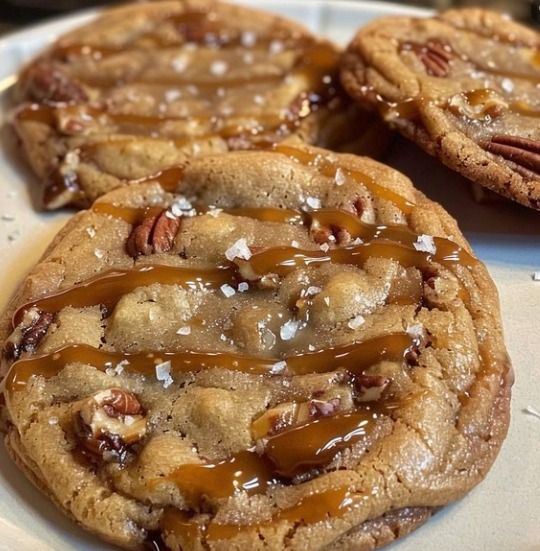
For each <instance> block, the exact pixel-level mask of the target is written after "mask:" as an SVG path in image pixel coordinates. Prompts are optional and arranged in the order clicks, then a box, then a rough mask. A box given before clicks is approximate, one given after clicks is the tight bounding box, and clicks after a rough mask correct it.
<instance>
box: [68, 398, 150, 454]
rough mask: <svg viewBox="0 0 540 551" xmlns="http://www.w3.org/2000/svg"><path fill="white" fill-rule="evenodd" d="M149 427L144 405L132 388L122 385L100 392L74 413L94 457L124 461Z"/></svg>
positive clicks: (82, 438)
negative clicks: (123, 387) (131, 390)
mask: <svg viewBox="0 0 540 551" xmlns="http://www.w3.org/2000/svg"><path fill="white" fill-rule="evenodd" d="M146 430H147V427H146V417H145V412H144V410H143V407H142V406H141V404H140V402H139V400H138V399H137V397H136V396H135V395H134V394H133V393H132V392H129V391H127V390H124V389H122V388H110V389H108V390H103V391H99V392H97V393H96V394H94V395H93V396H91V397H90V398H88V399H87V400H86V401H85V402H84V403H83V405H82V406H81V409H80V411H79V412H78V414H76V417H75V433H76V435H77V437H78V439H79V442H80V443H81V444H82V446H83V447H84V449H85V451H86V452H88V453H89V454H90V456H91V457H92V458H93V459H103V460H104V461H114V462H119V463H124V462H125V461H126V458H127V456H128V453H129V451H130V450H131V447H132V446H133V444H135V443H136V442H138V441H139V440H141V439H142V438H143V437H144V436H145V434H146Z"/></svg>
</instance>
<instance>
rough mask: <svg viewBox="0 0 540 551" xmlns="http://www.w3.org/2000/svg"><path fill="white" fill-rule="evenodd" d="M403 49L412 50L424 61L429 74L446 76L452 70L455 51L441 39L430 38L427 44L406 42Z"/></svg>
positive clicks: (440, 76)
mask: <svg viewBox="0 0 540 551" xmlns="http://www.w3.org/2000/svg"><path fill="white" fill-rule="evenodd" d="M402 50H405V51H407V50H408V51H412V52H414V53H415V54H416V56H417V57H418V59H419V60H420V61H421V62H422V63H423V65H424V67H425V68H426V72H427V74H428V75H431V76H434V77H439V78H442V77H446V76H448V73H449V72H450V61H451V60H452V58H453V57H454V52H453V51H452V48H451V47H450V46H449V45H448V44H444V43H443V42H441V41H439V40H428V41H427V42H426V43H425V44H417V43H415V42H406V43H405V44H403V45H402Z"/></svg>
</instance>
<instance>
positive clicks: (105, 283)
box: [13, 265, 235, 326]
mask: <svg viewBox="0 0 540 551" xmlns="http://www.w3.org/2000/svg"><path fill="white" fill-rule="evenodd" d="M234 281H235V278H234V272H233V271H232V269H231V268H227V267H222V268H220V267H217V268H206V269H202V268H185V267H177V266H174V267H173V266H157V265H154V266H140V267H138V268H133V269H130V270H110V271H108V272H105V273H103V274H100V275H97V276H95V277H92V278H90V279H88V280H86V281H84V282H82V283H79V284H78V285H74V286H73V287H70V288H68V289H66V290H63V291H59V292H58V293H54V294H52V295H48V296H45V297H43V298H40V299H37V300H35V301H32V302H29V303H27V304H24V305H22V306H21V307H20V308H18V309H17V310H16V312H15V314H14V316H13V324H14V326H17V325H18V324H19V323H20V322H21V321H22V318H23V315H24V313H25V312H26V311H28V310H30V309H31V308H34V307H37V308H39V309H40V310H41V311H43V312H58V311H59V310H61V309H62V308H64V307H65V306H73V307H74V308H84V307H86V306H94V305H97V304H102V305H103V306H105V307H106V308H108V309H110V308H113V307H114V306H115V305H116V303H117V302H118V300H119V299H120V297H121V296H122V295H125V294H126V293H130V292H131V291H133V290H134V289H136V288H137V287H144V286H147V285H151V284H153V283H160V284H162V285H182V286H183V287H186V288H188V289H214V288H217V287H220V286H221V285H223V284H224V283H231V282H234Z"/></svg>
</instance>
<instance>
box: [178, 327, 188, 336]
mask: <svg viewBox="0 0 540 551" xmlns="http://www.w3.org/2000/svg"><path fill="white" fill-rule="evenodd" d="M190 333H191V327H190V326H189V325H185V326H184V327H180V329H178V331H176V334H177V335H189V334H190Z"/></svg>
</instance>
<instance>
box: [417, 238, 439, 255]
mask: <svg viewBox="0 0 540 551" xmlns="http://www.w3.org/2000/svg"><path fill="white" fill-rule="evenodd" d="M413 245H414V248H415V249H416V250H417V251H421V252H425V253H430V254H435V253H436V252H437V247H436V246H435V240H434V239H433V237H432V236H431V235H426V234H425V233H423V234H421V235H419V236H418V237H417V238H416V241H415V242H414V243H413Z"/></svg>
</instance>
